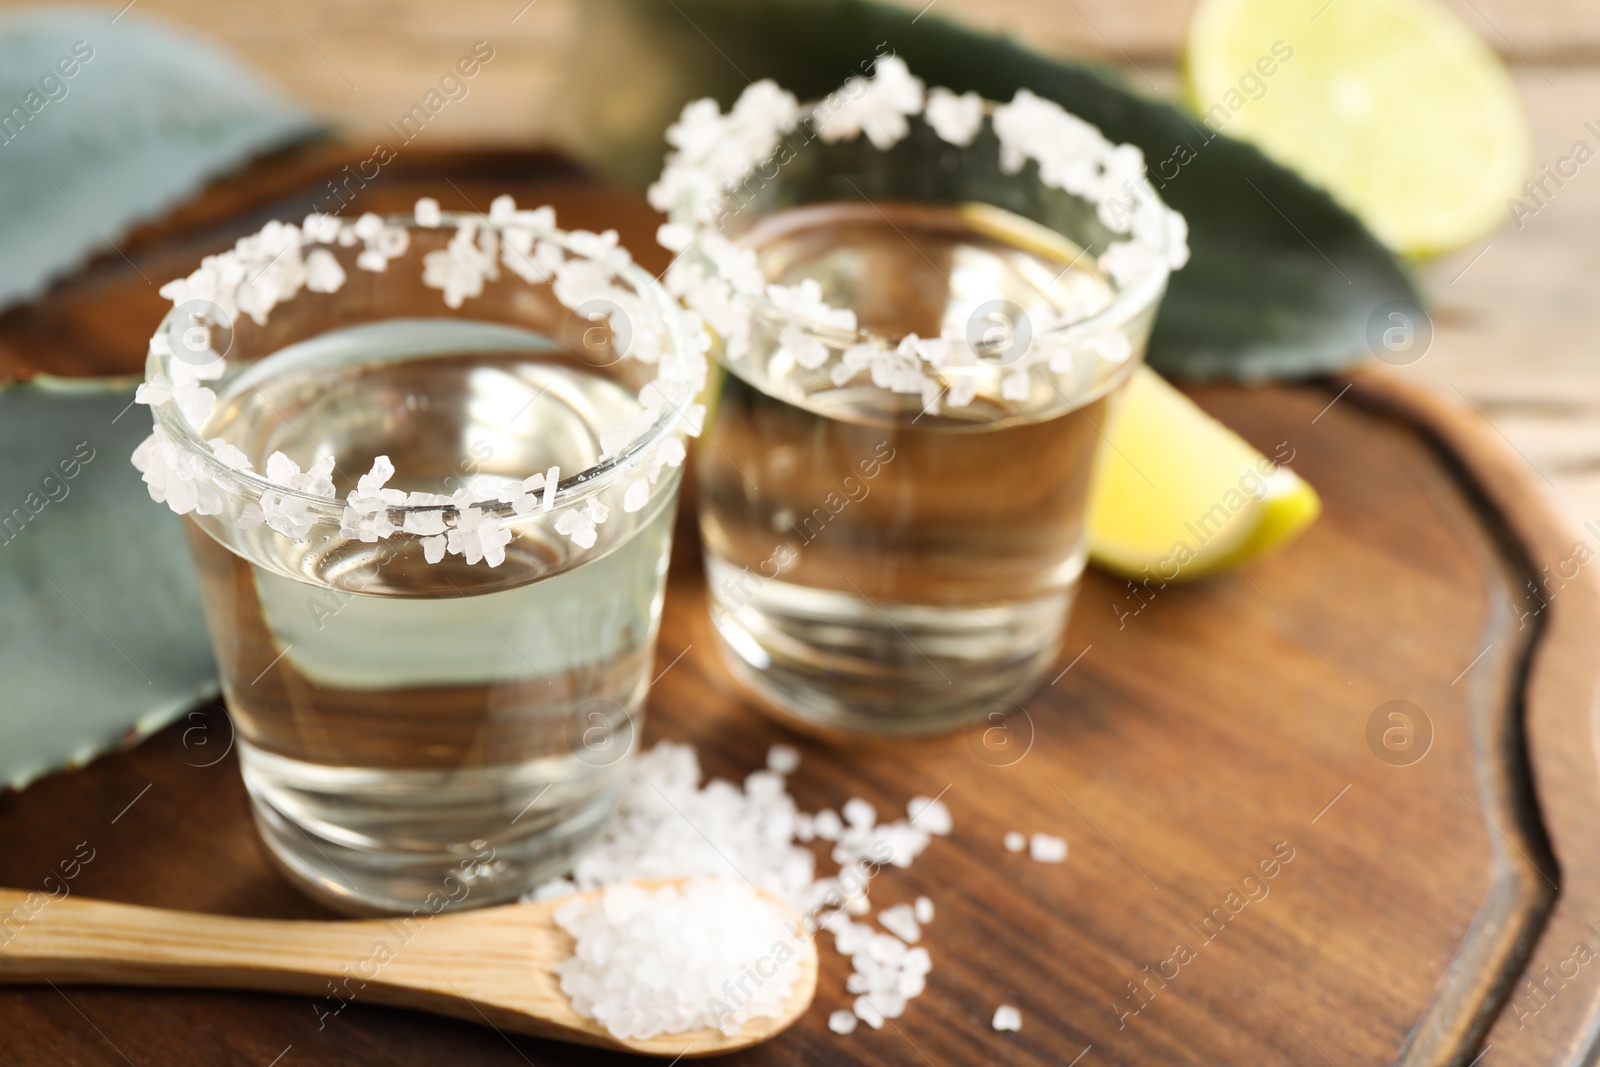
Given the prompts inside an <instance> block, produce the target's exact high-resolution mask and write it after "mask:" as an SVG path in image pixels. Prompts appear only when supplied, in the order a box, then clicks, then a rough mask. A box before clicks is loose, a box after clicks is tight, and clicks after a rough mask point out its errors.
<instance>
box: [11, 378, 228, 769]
mask: <svg viewBox="0 0 1600 1067" xmlns="http://www.w3.org/2000/svg"><path fill="white" fill-rule="evenodd" d="M149 432H150V415H149V411H148V410H147V409H145V408H141V407H135V406H133V384H132V383H131V382H129V381H126V380H122V381H118V380H115V379H103V378H102V379H89V380H74V381H67V380H63V379H49V378H43V377H41V378H36V379H34V380H33V381H32V382H28V383H15V382H10V383H0V456H4V457H5V462H4V463H0V678H3V679H4V680H5V685H4V691H3V694H0V709H3V711H4V714H3V715H0V790H3V789H5V788H7V787H10V788H15V789H20V788H22V787H23V786H25V785H27V784H28V782H30V781H32V780H33V779H34V778H36V777H38V776H39V775H41V774H44V773H46V772H47V771H51V770H56V769H59V768H62V767H65V766H69V765H70V766H77V765H80V764H82V763H84V762H87V761H88V760H89V759H90V758H92V757H94V756H96V755H99V754H100V753H102V752H105V751H106V750H108V749H110V748H113V747H116V746H118V745H121V744H125V743H129V742H132V741H135V740H138V739H139V738H142V737H144V736H145V735H147V734H149V733H151V732H153V731H155V730H158V729H160V728H161V727H162V726H165V725H166V724H167V723H169V722H171V721H172V720H174V719H175V718H177V717H178V715H179V714H181V713H182V712H183V711H184V710H185V709H187V708H189V707H191V706H193V705H194V704H195V703H197V702H198V701H200V700H203V699H207V698H209V697H211V696H214V695H215V694H216V692H217V675H216V667H215V664H214V661H213V659H212V656H211V645H210V642H209V641H207V639H206V628H205V621H204V619H203V617H202V616H201V614H200V597H199V591H198V589H197V588H196V585H195V574H194V564H193V562H192V561H191V560H190V558H189V551H188V547H187V546H186V545H185V544H184V540H183V529H182V527H181V525H180V523H179V520H178V517H177V516H176V515H174V514H172V512H170V511H168V510H167V508H166V507H165V506H164V505H161V504H157V503H154V502H153V501H152V500H151V499H150V495H149V494H148V493H147V492H146V491H145V487H144V483H143V482H142V481H140V479H139V473H138V471H136V470H134V469H133V466H132V465H131V464H130V463H129V461H128V457H129V456H130V455H131V454H132V453H133V449H134V447H135V446H136V445H138V443H139V442H140V441H142V440H143V439H144V438H145V436H146V435H147V434H149ZM217 748H218V750H220V749H221V748H222V746H221V745H220V744H219V745H218V746H217Z"/></svg>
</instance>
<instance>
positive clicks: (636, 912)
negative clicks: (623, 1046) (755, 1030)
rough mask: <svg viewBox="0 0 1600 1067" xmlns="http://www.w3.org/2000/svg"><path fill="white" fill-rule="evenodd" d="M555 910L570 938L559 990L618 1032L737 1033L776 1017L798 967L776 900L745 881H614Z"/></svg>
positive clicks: (791, 938) (630, 1034) (644, 1034)
mask: <svg viewBox="0 0 1600 1067" xmlns="http://www.w3.org/2000/svg"><path fill="white" fill-rule="evenodd" d="M554 918H555V921H556V924H557V925H559V926H560V927H561V928H562V929H563V930H565V931H567V933H569V934H571V935H572V936H573V938H574V940H575V941H576V943H577V944H576V947H575V948H574V950H573V955H572V957H571V958H570V959H567V960H563V961H562V962H561V963H559V964H557V965H556V968H555V970H556V975H557V976H558V977H559V978H560V980H561V990H562V992H564V993H566V994H567V996H568V997H570V998H571V1000H572V1009H573V1011H575V1012H577V1013H578V1014H579V1015H581V1016H583V1017H584V1018H586V1019H594V1020H595V1021H597V1022H599V1023H600V1024H601V1025H602V1026H604V1027H605V1028H606V1029H607V1030H609V1031H610V1032H611V1033H612V1034H614V1035H615V1036H617V1037H619V1038H623V1039H630V1038H631V1039H642V1038H648V1037H654V1036H656V1035H657V1034H675V1033H682V1032H684V1031H686V1030H699V1029H702V1028H705V1027H715V1028H717V1029H719V1030H721V1031H722V1032H723V1033H724V1034H729V1035H732V1034H736V1033H738V1032H739V1030H740V1028H741V1027H742V1026H743V1025H744V1024H745V1023H746V1022H748V1021H749V1020H751V1019H754V1018H758V1017H769V1018H778V1017H781V1016H782V1014H783V1008H784V1005H785V1003H786V1002H787V1001H788V999H789V994H790V992H791V991H792V990H793V988H794V983H795V980H796V979H797V978H798V977H799V973H800V968H799V965H798V962H797V959H798V956H799V953H800V949H801V946H800V945H799V944H798V943H797V942H796V940H795V938H794V936H793V935H792V933H791V932H790V931H789V930H788V929H787V928H786V927H785V924H784V920H783V916H782V913H781V910H780V909H779V908H776V907H774V906H773V904H772V903H771V902H770V901H769V900H768V899H767V898H766V897H764V896H762V895H761V894H760V893H758V892H756V891H755V890H754V889H752V888H751V887H750V886H749V885H747V884H746V883H744V882H738V881H730V880H728V879H722V878H695V879H690V880H689V881H686V882H684V883H682V885H681V886H674V885H668V886H662V887H660V888H657V889H645V888H642V887H640V886H637V885H615V886H610V887H608V888H606V889H605V890H603V891H602V892H601V893H600V895H599V897H598V899H596V898H595V897H590V896H584V897H577V898H574V899H573V900H570V901H568V902H567V903H565V904H563V905H561V906H560V907H558V908H557V909H556V911H555V915H554ZM766 975H770V977H764V976H766Z"/></svg>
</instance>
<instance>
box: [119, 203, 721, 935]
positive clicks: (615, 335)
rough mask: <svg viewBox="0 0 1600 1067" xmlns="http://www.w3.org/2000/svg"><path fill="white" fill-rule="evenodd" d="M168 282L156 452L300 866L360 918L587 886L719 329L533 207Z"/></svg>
mask: <svg viewBox="0 0 1600 1067" xmlns="http://www.w3.org/2000/svg"><path fill="white" fill-rule="evenodd" d="M441 290H442V299H441ZM162 292H163V294H164V295H166V296H168V297H170V298H171V299H172V300H173V301H174V305H175V306H174V308H173V310H172V311H171V312H170V313H169V314H168V316H167V318H166V320H165V321H164V322H163V324H162V326H161V328H160V330H159V331H158V332H157V334H156V336H155V338H154V339H153V340H152V343H151V350H150V356H149V361H148V365H147V374H146V384H145V385H144V386H143V387H142V389H141V392H140V399H141V400H143V401H144V402H145V403H148V404H150V405H151V407H152V408H153V413H154V419H155V432H154V433H153V434H152V436H151V437H150V439H149V440H147V441H146V442H145V444H144V445H143V446H141V448H140V450H139V452H138V453H137V454H136V455H135V457H134V462H135V465H136V466H138V467H139V468H140V469H141V470H143V471H144V477H145V481H146V482H147V483H148V484H149V487H150V491H151V495H152V496H153V497H155V498H156V499H157V500H164V501H165V502H167V503H168V504H169V505H170V506H171V507H172V508H173V509H174V510H175V511H178V512H180V513H181V514H183V515H184V516H185V523H184V525H185V527H186V529H187V533H188V540H189V544H190V547H191V548H192V550H193V555H194V560H195V565H196V567H197V569H198V572H199V576H200V589H201V595H202V602H203V605H204V609H205V613H206V620H207V623H208V625H209V628H210V633H211V638H212V642H213V644H214V647H215V651H216V658H217V664H218V667H219V669H220V672H221V676H222V685H223V693H224V697H225V699H226V702H227V706H228V711H229V714H230V718H231V721H232V723H233V726H234V728H235V732H236V737H237V751H238V754H239V761H240V766H241V769H242V771H243V773H244V780H245V784H246V786H247V787H248V791H249V795H250V801H251V806H252V810H253V813H254V816H255V820H256V823H257V825H258V827H259V829H260V831H261V834H262V837H263V838H264V840H265V842H266V845H267V847H268V850H269V852H270V854H271V855H272V857H273V858H274V859H275V860H276V861H277V863H278V864H279V865H280V866H281V867H282V869H283V870H284V871H285V872H287V873H288V875H289V876H290V878H291V879H292V880H293V881H295V882H297V883H298V884H299V885H300V886H302V887H303V888H305V889H306V890H308V891H309V892H310V893H311V894H312V895H314V896H316V897H318V898H321V899H322V900H324V901H326V902H327V903H329V904H331V905H333V906H335V907H338V908H340V909H342V910H347V911H353V912H371V911H411V912H414V913H415V912H417V911H418V909H423V910H426V911H428V912H435V913H436V912H438V911H442V910H445V909H450V908H460V907H467V906H476V905H480V904H488V903H493V902H495V901H500V900H505V899H508V898H513V897H516V896H518V895H520V894H522V893H524V892H526V891H528V890H529V889H530V888H531V887H533V886H534V885H536V884H537V883H538V882H540V881H542V880H544V879H546V878H548V877H551V876H554V875H555V874H557V873H559V872H560V871H561V870H563V869H564V868H565V867H567V866H568V865H569V864H570V863H571V862H572V860H573V859H574V857H575V856H576V855H577V854H578V853H579V852H580V851H581V850H582V849H583V848H584V847H585V846H586V845H587V844H589V843H590V842H592V841H593V840H595V839H596V837H597V836H598V835H599V834H600V833H601V832H602V830H603V829H604V827H605V824H606V822H607V819H608V818H609V816H610V815H611V814H612V812H613V810H614V808H615V806H616V804H617V802H618V799H619V797H620V793H621V791H622V789H623V787H624V785H625V780H626V777H627V773H628V770H629V767H630V763H631V759H632V755H633V750H634V747H635V739H636V738H637V736H638V732H639V729H640V725H641V715H642V712H643V702H644V698H645V691H646V688H647V687H648V685H649V677H650V664H651V660H652V653H653V648H654V644H655V639H656V631H657V627H658V624H659V621H660V616H661V606H662V599H663V589H664V582H665V577H666V571H667V560H668V555H669V551H670V545H671V540H672V524H673V515H674V511H675V508H676V497H677V489H678V483H679V478H680V466H679V465H680V463H681V462H682V460H683V457H684V454H685V452H684V437H685V435H686V434H687V433H690V432H694V431H696V430H697V423H698V420H699V418H700V417H701V416H700V411H701V409H699V408H698V407H697V406H696V405H695V403H694V400H695V394H696V393H697V392H698V391H699V389H700V388H701V385H702V384H703V380H704V377H705V366H706V364H705V357H704V350H705V345H706V344H707V343H708V342H707V340H706V339H705V337H704V335H703V331H701V330H700V329H699V327H698V325H697V324H696V323H695V322H693V321H692V319H691V317H689V316H686V314H685V313H684V312H683V310H682V309H681V308H680V307H679V306H678V305H677V304H676V303H675V302H674V301H673V300H672V299H671V297H670V296H668V295H667V294H666V292H665V291H664V290H663V289H662V288H661V287H660V286H659V285H658V284H657V283H656V282H655V280H654V279H653V278H652V277H651V276H650V275H649V274H648V273H646V272H644V271H642V270H640V269H639V268H637V267H635V266H634V265H633V264H632V263H631V262H630V261H629V258H628V255H627V253H626V252H625V251H623V250H621V249H619V248H618V247H617V246H616V241H615V234H606V235H597V234H592V233H570V234H569V233H563V232H561V231H559V230H557V229H555V226H554V219H553V215H552V214H551V212H550V210H549V209H548V208H544V209H540V210H538V211H518V210H517V209H516V208H515V205H514V204H512V203H511V202H510V201H509V199H507V198H501V200H498V201H496V203H495V205H494V209H493V210H492V212H491V213H490V215H489V216H481V215H448V214H442V213H441V212H440V211H439V210H438V207H437V205H436V204H435V203H433V202H432V201H427V200H424V201H421V202H419V203H418V205H417V212H416V216H415V217H404V218H380V217H378V216H375V215H367V216H363V217H362V218H360V219H358V220H355V221H354V222H349V221H341V220H339V219H337V218H328V217H323V216H315V215H314V216H311V217H309V218H307V219H306V220H305V222H304V224H303V225H301V226H286V225H281V224H272V225H269V226H268V227H267V229H266V230H264V231H262V233H261V234H258V235H256V236H254V237H250V238H246V239H244V240H242V241H240V242H239V244H238V246H237V247H236V248H235V249H234V250H232V251H231V252H228V253H224V254H222V255H219V256H214V257H210V258H208V259H207V260H206V261H205V263H204V265H203V266H202V267H201V268H200V269H199V270H197V271H196V272H195V273H194V274H192V275H190V276H189V277H188V278H186V279H180V280H178V281H176V282H174V283H172V284H171V285H169V286H168V287H166V288H164V289H163V290H162Z"/></svg>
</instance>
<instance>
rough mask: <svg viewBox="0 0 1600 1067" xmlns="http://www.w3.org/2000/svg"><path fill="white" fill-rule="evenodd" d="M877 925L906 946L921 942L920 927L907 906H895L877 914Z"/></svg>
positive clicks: (913, 913)
mask: <svg viewBox="0 0 1600 1067" xmlns="http://www.w3.org/2000/svg"><path fill="white" fill-rule="evenodd" d="M878 924H879V925H880V926H882V927H883V928H884V929H885V930H887V931H889V932H890V933H891V934H893V935H894V936H896V937H898V938H899V939H900V940H902V941H904V942H905V943H906V944H908V945H914V944H916V943H917V942H918V941H920V940H922V925H921V924H920V923H919V922H917V916H916V913H915V912H914V911H913V910H912V908H911V905H909V904H896V905H895V906H894V907H892V908H884V909H883V910H882V911H880V912H878Z"/></svg>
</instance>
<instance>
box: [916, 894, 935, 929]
mask: <svg viewBox="0 0 1600 1067" xmlns="http://www.w3.org/2000/svg"><path fill="white" fill-rule="evenodd" d="M912 914H913V915H914V916H915V917H916V920H917V922H919V923H921V924H922V925H923V926H927V925H928V924H929V923H931V922H933V901H931V900H929V899H928V898H927V897H918V898H917V901H916V903H915V904H913V905H912Z"/></svg>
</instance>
